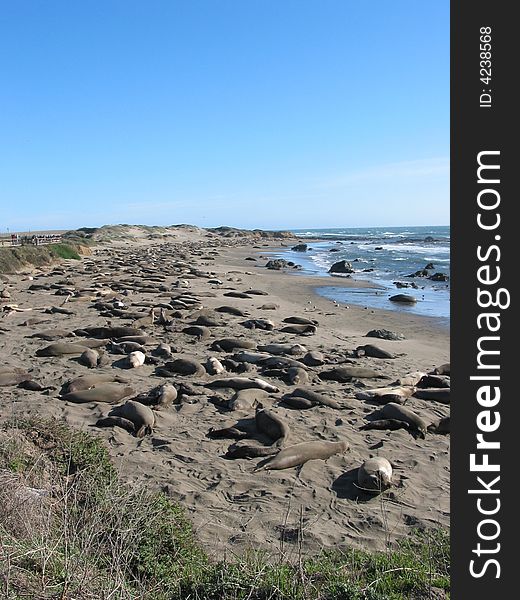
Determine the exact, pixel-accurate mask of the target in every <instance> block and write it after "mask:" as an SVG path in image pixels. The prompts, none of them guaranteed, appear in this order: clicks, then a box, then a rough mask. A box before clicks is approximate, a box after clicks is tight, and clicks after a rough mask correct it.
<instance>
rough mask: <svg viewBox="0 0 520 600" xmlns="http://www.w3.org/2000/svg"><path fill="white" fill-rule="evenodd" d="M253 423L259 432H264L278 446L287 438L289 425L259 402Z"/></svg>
mask: <svg viewBox="0 0 520 600" xmlns="http://www.w3.org/2000/svg"><path fill="white" fill-rule="evenodd" d="M255 424H256V428H257V429H258V431H259V432H260V433H265V435H267V437H269V438H271V439H272V440H273V441H274V442H276V444H277V445H278V446H283V444H285V443H286V442H287V439H288V438H289V427H288V425H287V424H286V423H285V422H284V421H283V420H282V419H280V417H279V416H278V415H275V414H274V413H273V412H272V411H270V410H268V409H267V408H264V406H263V405H262V404H261V403H259V404H258V405H257V407H256V411H255Z"/></svg>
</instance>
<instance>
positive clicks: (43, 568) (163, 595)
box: [0, 420, 449, 600]
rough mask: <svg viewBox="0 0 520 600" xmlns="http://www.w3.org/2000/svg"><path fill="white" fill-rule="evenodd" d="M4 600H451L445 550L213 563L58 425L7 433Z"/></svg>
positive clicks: (91, 443)
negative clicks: (294, 561)
mask: <svg viewBox="0 0 520 600" xmlns="http://www.w3.org/2000/svg"><path fill="white" fill-rule="evenodd" d="M0 596H2V597H5V598H8V599H12V600H21V599H22V598H38V599H44V598H49V599H50V598H63V599H65V598H70V599H72V598H74V599H78V600H79V599H81V600H83V599H85V600H87V599H98V598H120V599H127V598H128V599H134V598H135V599H137V598H140V599H146V600H147V599H149V600H181V599H188V598H191V599H194V600H195V599H207V600H246V599H248V600H318V599H319V600H362V599H363V600H383V599H388V600H394V599H395V600H397V599H419V598H447V597H449V538H448V535H447V533H446V532H442V531H425V532H417V534H416V535H415V536H414V537H413V538H412V539H411V540H409V541H406V542H403V543H401V544H400V545H399V546H397V547H396V548H395V549H393V550H392V551H388V552H385V553H374V554H371V553H368V552H362V551H358V550H353V549H349V550H345V551H331V552H322V553H321V554H319V555H318V556H316V557H314V558H305V557H300V559H299V560H298V561H296V563H295V564H291V563H288V562H284V561H283V560H279V561H277V562H273V561H272V560H271V561H270V560H268V557H267V556H266V555H265V554H264V553H261V552H254V553H250V554H248V555H246V556H244V557H241V558H240V557H238V558H235V559H234V560H233V561H231V562H228V561H223V562H219V563H214V562H211V561H210V560H209V559H208V557H207V555H206V553H205V552H204V550H203V549H202V548H201V547H200V545H199V544H198V543H197V541H196V539H195V537H194V535H193V531H192V528H191V525H190V523H189V521H188V519H187V518H186V516H185V515H184V512H183V510H182V509H181V508H180V507H179V506H177V505H175V504H173V503H172V502H170V501H169V500H168V499H167V498H166V497H165V496H164V495H163V494H160V493H152V492H150V491H147V490H146V489H143V488H141V487H137V486H135V485H134V486H130V485H124V484H123V483H122V482H121V481H120V480H119V479H118V476H117V473H116V471H115V469H114V468H113V467H112V465H111V462H110V460H109V456H108V453H107V451H106V449H105V447H104V445H103V443H102V442H101V441H100V440H99V439H97V438H95V437H92V436H90V435H88V434H86V433H83V432H79V431H74V430H71V429H69V428H68V427H66V426H65V425H64V424H62V423H61V422H58V421H37V420H31V421H23V422H17V423H11V424H8V425H6V426H5V427H4V429H3V431H0Z"/></svg>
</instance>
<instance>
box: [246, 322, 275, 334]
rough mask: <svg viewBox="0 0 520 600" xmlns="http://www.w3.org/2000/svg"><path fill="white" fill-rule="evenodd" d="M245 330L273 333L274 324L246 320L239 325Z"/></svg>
mask: <svg viewBox="0 0 520 600" xmlns="http://www.w3.org/2000/svg"><path fill="white" fill-rule="evenodd" d="M241 325H243V326H244V327H246V329H263V330H264V331H273V329H274V323H273V322H272V321H270V320H269V319H248V320H247V321H244V322H243V323H241Z"/></svg>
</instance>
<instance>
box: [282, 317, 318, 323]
mask: <svg viewBox="0 0 520 600" xmlns="http://www.w3.org/2000/svg"><path fill="white" fill-rule="evenodd" d="M283 322H284V323H291V324H293V325H317V324H318V321H315V320H311V319H306V318H305V317H287V318H286V319H284V320H283Z"/></svg>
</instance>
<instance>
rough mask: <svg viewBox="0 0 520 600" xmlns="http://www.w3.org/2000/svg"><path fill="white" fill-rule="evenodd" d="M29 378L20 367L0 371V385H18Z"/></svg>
mask: <svg viewBox="0 0 520 600" xmlns="http://www.w3.org/2000/svg"><path fill="white" fill-rule="evenodd" d="M30 379H31V375H29V373H26V372H25V371H22V369H14V368H13V370H7V369H2V370H1V371H0V387H7V386H9V385H18V384H19V383H23V382H25V381H28V380H30Z"/></svg>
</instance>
